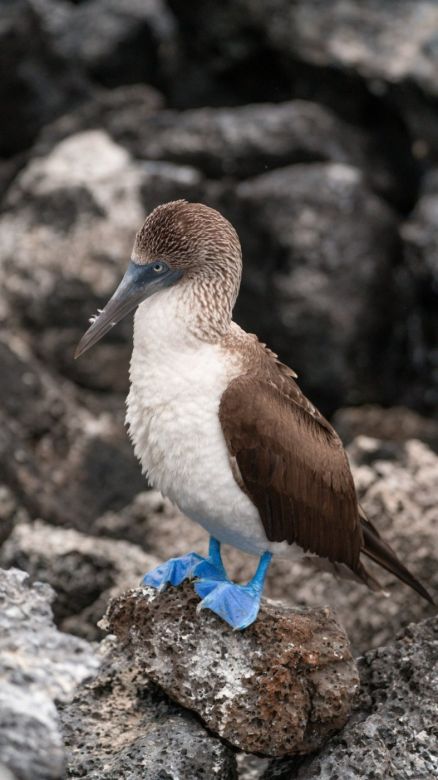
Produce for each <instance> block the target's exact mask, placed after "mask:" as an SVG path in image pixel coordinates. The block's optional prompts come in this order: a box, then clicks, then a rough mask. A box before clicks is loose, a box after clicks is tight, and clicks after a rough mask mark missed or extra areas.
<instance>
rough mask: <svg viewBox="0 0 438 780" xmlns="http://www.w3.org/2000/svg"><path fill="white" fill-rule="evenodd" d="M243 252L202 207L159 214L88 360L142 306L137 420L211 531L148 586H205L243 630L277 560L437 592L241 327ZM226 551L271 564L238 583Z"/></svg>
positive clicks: (164, 472)
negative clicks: (383, 577)
mask: <svg viewBox="0 0 438 780" xmlns="http://www.w3.org/2000/svg"><path fill="white" fill-rule="evenodd" d="M241 271H242V257H241V248H240V243H239V239H238V236H237V233H236V231H235V230H234V228H233V227H232V225H231V224H230V223H229V222H228V221H227V220H226V219H225V218H224V217H223V216H222V215H221V214H220V213H219V212H218V211H215V210H214V209H212V208H209V207H207V206H205V205H203V204H200V203H189V202H187V201H185V200H177V201H174V202H171V203H166V204H164V205H162V206H158V207H157V208H156V209H155V210H154V211H153V212H152V213H151V214H150V215H149V216H148V217H147V219H146V221H145V222H144V224H143V226H142V227H141V229H140V230H139V232H138V233H137V236H136V238H135V243H134V248H133V252H132V257H131V260H130V262H129V265H128V269H127V271H126V273H125V276H124V277H123V279H122V281H121V283H120V285H119V287H118V288H117V290H116V292H115V293H114V295H113V297H112V298H111V299H110V301H109V302H108V303H107V305H106V306H105V308H104V309H103V310H102V311H101V312H100V313H99V314H98V316H97V317H96V318H95V319H94V320H93V322H92V324H91V327H90V328H89V329H88V330H87V332H86V333H85V335H84V336H83V338H82V340H81V342H80V343H79V346H78V348H77V351H76V356H79V355H81V354H82V353H83V352H85V351H86V350H87V349H89V348H90V347H91V346H92V345H94V344H96V342H97V341H99V339H101V338H102V336H104V334H105V333H107V332H108V331H109V330H110V328H112V327H113V326H114V325H115V324H116V323H117V322H118V321H119V320H120V319H121V318H122V317H124V316H125V315H126V314H127V313H128V312H130V311H132V310H134V309H136V312H135V320H134V346H133V352H132V359H131V366H130V380H131V386H130V391H129V395H128V399H127V417H126V419H127V424H128V428H129V434H130V436H131V439H132V441H133V445H134V450H135V453H136V455H137V457H138V459H139V460H140V462H141V465H142V469H143V471H144V472H145V474H146V475H147V478H148V480H149V483H150V484H151V485H152V486H153V487H155V488H157V489H158V490H160V491H161V492H162V493H163V494H164V495H165V496H168V497H169V498H170V499H171V501H173V502H174V503H175V504H176V505H177V506H178V507H179V508H180V509H181V510H182V512H184V514H186V515H187V516H188V517H189V518H191V519H192V520H194V521H196V522H197V523H200V524H201V525H202V526H203V527H204V528H205V529H206V530H207V531H208V533H209V534H210V546H209V553H208V557H206V558H203V557H202V556H200V555H198V554H197V553H194V552H189V553H187V554H186V555H183V556H182V557H180V558H171V559H170V560H169V561H167V562H166V563H163V564H161V565H160V566H158V567H157V568H156V569H154V570H153V571H151V572H149V573H148V574H146V575H145V577H144V580H143V582H144V584H145V585H149V586H152V587H154V588H158V589H162V588H165V587H166V586H167V585H168V584H171V585H174V586H177V585H180V584H181V583H182V582H183V581H184V580H185V579H189V578H190V579H193V581H194V588H195V590H196V592H197V594H198V595H199V596H200V598H201V601H200V605H199V606H200V608H204V607H207V608H209V609H210V610H212V611H213V612H215V613H216V614H217V615H219V616H220V617H222V618H223V619H224V620H225V621H226V622H227V623H229V624H230V625H231V626H233V627H234V628H236V629H243V628H245V627H246V626H249V625H250V624H251V623H252V622H253V621H254V620H255V619H256V617H257V613H258V610H259V606H260V600H261V594H262V590H263V585H264V580H265V577H266V572H267V569H268V567H269V563H270V561H271V558H272V556H273V555H280V556H283V557H287V558H290V559H292V560H293V559H296V558H300V557H302V556H313V557H315V558H316V559H323V561H324V563H326V564H329V565H331V566H332V567H333V568H334V569H335V570H337V571H341V570H342V571H343V572H348V573H349V574H351V576H353V577H355V578H358V579H360V580H362V581H363V582H364V583H366V584H367V585H368V586H369V587H371V588H373V589H379V588H380V586H379V584H378V583H377V581H376V580H375V579H374V578H373V577H372V576H371V575H370V574H369V573H368V572H367V570H366V568H365V566H364V564H363V562H362V560H361V555H362V554H363V555H365V556H367V557H368V558H370V559H371V560H373V561H376V562H377V563H379V564H380V565H381V566H383V567H384V568H385V569H387V570H388V571H390V572H392V573H393V574H395V575H396V576H397V577H399V579H401V580H402V581H403V582H405V583H406V584H407V585H410V586H411V587H412V588H414V589H415V590H416V591H417V592H418V593H419V594H420V595H421V596H423V597H424V598H425V599H427V600H429V601H431V597H430V596H429V594H428V593H427V591H426V590H425V588H424V587H423V586H422V585H421V583H420V582H419V581H418V580H417V579H416V578H415V577H414V576H413V575H412V574H411V573H410V572H409V571H408V570H407V568H406V567H405V566H404V565H403V564H402V563H401V562H400V561H399V560H398V558H397V556H396V555H395V553H394V551H393V550H392V549H391V548H390V547H389V545H388V544H387V543H386V542H385V541H384V540H383V539H382V538H381V536H380V534H379V533H378V531H377V530H376V529H375V528H374V527H373V525H372V524H371V523H370V522H369V520H367V518H366V517H365V515H364V513H363V511H362V510H361V508H360V507H359V504H358V499H357V496H356V492H355V487H354V483H353V477H352V474H351V471H350V466H349V463H348V460H347V456H346V453H345V451H344V448H343V446H342V443H341V441H340V439H339V437H338V436H337V434H336V433H335V431H334V429H333V428H332V426H331V425H330V423H329V422H327V420H326V419H325V418H324V417H323V416H322V414H320V412H319V411H318V410H317V409H315V407H314V406H313V405H312V404H311V403H310V401H308V400H307V398H306V397H305V396H304V395H303V393H302V392H301V390H300V389H299V387H298V385H297V383H296V381H295V379H296V374H295V373H294V372H293V371H292V370H291V369H290V368H288V367H287V366H286V365H284V364H283V363H281V362H280V361H279V359H278V358H277V356H276V355H275V354H274V353H273V352H271V351H270V350H269V349H268V348H267V347H266V346H265V345H264V344H262V343H260V342H259V340H258V339H257V337H256V336H254V335H252V334H249V333H246V332H245V331H244V330H242V328H240V327H239V326H238V325H237V324H236V323H235V322H233V320H232V311H233V307H234V304H235V301H236V298H237V294H238V291H239V286H240V278H241ZM221 543H227V544H231V545H234V546H235V547H237V548H239V549H241V550H244V551H245V552H248V553H251V554H253V555H256V556H259V558H260V560H259V564H258V567H257V570H256V572H255V574H254V577H253V578H252V579H251V580H250V582H249V583H248V584H247V585H240V584H236V583H233V582H231V581H230V580H229V579H228V577H227V573H226V571H225V568H224V565H223V563H222V559H221V552H220V546H221Z"/></svg>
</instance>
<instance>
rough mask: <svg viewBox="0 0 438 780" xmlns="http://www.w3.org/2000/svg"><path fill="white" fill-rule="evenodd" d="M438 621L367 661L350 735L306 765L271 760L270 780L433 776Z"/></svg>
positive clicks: (411, 630)
mask: <svg viewBox="0 0 438 780" xmlns="http://www.w3.org/2000/svg"><path fill="white" fill-rule="evenodd" d="M437 648H438V619H437V618H436V617H435V618H431V619H430V620H425V621H424V622H423V623H419V624H418V625H410V626H409V627H408V628H406V629H405V630H404V631H403V632H401V633H400V634H399V635H398V636H397V638H396V640H395V641H393V642H391V643H390V644H388V645H386V647H381V648H378V649H377V650H373V651H370V652H369V653H367V654H366V655H365V656H364V657H363V658H360V659H359V662H358V664H359V671H360V677H361V692H360V697H359V699H358V702H357V705H356V708H355V712H354V714H353V716H352V718H351V720H350V722H349V723H348V724H347V725H346V727H345V728H344V730H343V731H342V734H341V735H339V736H335V737H334V738H333V739H332V740H331V741H330V742H329V743H328V744H327V745H326V746H325V747H323V749H322V751H321V752H320V753H319V754H318V755H317V756H314V757H311V758H305V759H304V760H303V761H302V762H299V763H298V762H294V763H293V764H291V763H289V762H284V763H283V764H281V763H277V764H276V765H274V764H271V765H270V767H269V768H268V769H266V771H265V773H263V774H262V775H261V778H262V780H273V778H276V780H289V778H291V777H293V778H297V780H337V778H350V777H351V778H353V777H354V778H356V777H357V778H361V780H386V778H388V777H396V778H397V780H430V778H432V777H435V776H436V774H437V769H438V748H437V745H438V742H437V739H436V736H437V734H436V720H437V713H436V701H437V695H438V677H437V666H438V650H437Z"/></svg>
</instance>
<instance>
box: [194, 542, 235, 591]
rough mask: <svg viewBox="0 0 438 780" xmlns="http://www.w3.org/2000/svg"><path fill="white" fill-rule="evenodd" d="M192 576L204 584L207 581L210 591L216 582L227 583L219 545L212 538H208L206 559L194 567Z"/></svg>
mask: <svg viewBox="0 0 438 780" xmlns="http://www.w3.org/2000/svg"><path fill="white" fill-rule="evenodd" d="M193 574H194V576H195V577H196V578H197V579H198V578H199V579H202V580H203V581H205V583H207V581H209V582H211V587H210V590H211V589H212V587H214V586H215V585H216V584H217V583H218V582H224V581H226V582H228V577H227V572H226V571H225V567H224V564H223V563H222V557H221V543H220V542H218V540H217V539H215V538H214V537H213V536H210V544H209V546H208V558H205V559H204V560H202V561H201V562H200V563H198V564H197V565H196V567H195V569H194V572H193Z"/></svg>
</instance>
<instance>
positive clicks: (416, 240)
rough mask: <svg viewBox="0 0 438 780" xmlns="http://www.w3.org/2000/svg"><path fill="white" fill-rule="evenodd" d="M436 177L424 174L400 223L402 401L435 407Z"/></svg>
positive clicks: (437, 385) (437, 302)
mask: <svg viewBox="0 0 438 780" xmlns="http://www.w3.org/2000/svg"><path fill="white" fill-rule="evenodd" d="M437 225H438V176H437V171H436V170H435V171H432V172H431V173H430V175H429V176H428V177H427V178H426V179H425V181H424V184H423V190H422V192H421V195H420V198H419V200H418V202H417V205H416V206H415V209H414V210H413V212H412V214H411V215H410V217H409V219H408V220H407V222H405V224H404V225H402V228H401V235H402V238H403V241H404V257H405V262H404V265H403V268H402V269H401V273H400V279H399V295H400V299H401V301H402V305H403V313H404V315H405V319H404V329H403V335H404V344H403V345H402V346H403V347H404V348H405V350H406V352H407V354H408V366H409V375H408V376H407V377H406V391H405V392H406V402H407V403H410V404H415V405H416V406H419V407H420V408H425V409H427V410H432V411H433V412H436V411H437V410H438V350H437V343H438V261H437V257H438V226H437Z"/></svg>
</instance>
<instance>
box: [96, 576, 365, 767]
mask: <svg viewBox="0 0 438 780" xmlns="http://www.w3.org/2000/svg"><path fill="white" fill-rule="evenodd" d="M198 603H199V599H198V597H197V596H196V594H195V593H194V590H193V586H192V585H191V584H190V583H188V584H187V585H185V586H184V587H182V588H178V589H174V588H171V589H169V590H167V591H165V592H163V593H157V591H153V590H152V589H145V588H142V589H138V590H134V591H128V592H127V593H126V594H124V595H122V596H120V597H119V598H118V599H116V600H114V601H113V602H112V603H111V605H110V607H109V610H108V613H107V620H108V628H109V630H110V631H111V632H112V633H115V634H116V636H117V637H118V639H119V640H121V641H123V642H124V643H125V645H126V647H127V648H128V651H129V652H130V651H133V652H134V654H135V657H136V664H139V665H140V666H141V668H142V669H144V670H145V671H146V673H147V675H148V677H150V679H151V680H153V681H154V682H155V683H157V684H158V685H159V686H160V687H161V688H162V689H163V690H164V691H165V692H166V693H168V694H169V695H170V696H171V698H172V699H174V700H176V701H178V702H179V703H180V704H182V705H183V706H185V707H188V708H189V709H191V710H193V711H195V712H196V713H197V714H198V715H199V716H200V717H201V719H202V720H203V722H204V723H205V725H206V726H207V727H208V728H209V729H210V730H211V731H213V732H214V733H216V734H218V735H219V736H220V737H223V738H225V739H226V740H227V741H228V742H230V743H231V744H232V745H234V746H235V747H237V748H240V749H242V750H245V751H249V752H253V753H254V752H256V753H261V754H265V755H270V756H281V755H290V754H302V753H309V752H311V751H313V750H315V749H316V748H318V747H320V746H321V745H322V744H323V743H324V742H325V740H326V739H327V738H328V737H329V736H331V735H332V734H334V733H335V732H336V731H339V729H341V728H342V726H343V725H344V724H345V722H346V721H347V719H348V716H349V714H350V711H351V707H352V703H353V700H354V696H355V693H356V690H357V685H358V675H357V670H356V666H355V664H354V661H353V659H352V657H351V652H350V648H349V645H348V640H347V637H346V635H345V633H344V631H343V629H342V628H341V626H340V625H339V624H338V623H337V622H336V620H335V617H334V615H333V613H332V612H331V611H330V610H328V609H323V608H320V609H313V610H310V609H299V608H298V609H287V608H284V607H281V606H275V605H274V604H271V603H264V604H263V606H262V609H261V612H260V614H259V617H258V619H257V621H256V622H255V623H254V624H253V625H252V626H250V627H249V628H248V629H247V630H245V631H244V632H234V631H233V630H232V629H231V628H230V627H229V626H227V624H226V623H224V622H223V621H221V620H219V619H218V618H217V617H216V616H215V615H213V614H206V613H205V612H202V613H201V614H198V613H197V611H196V607H197V604H198Z"/></svg>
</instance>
